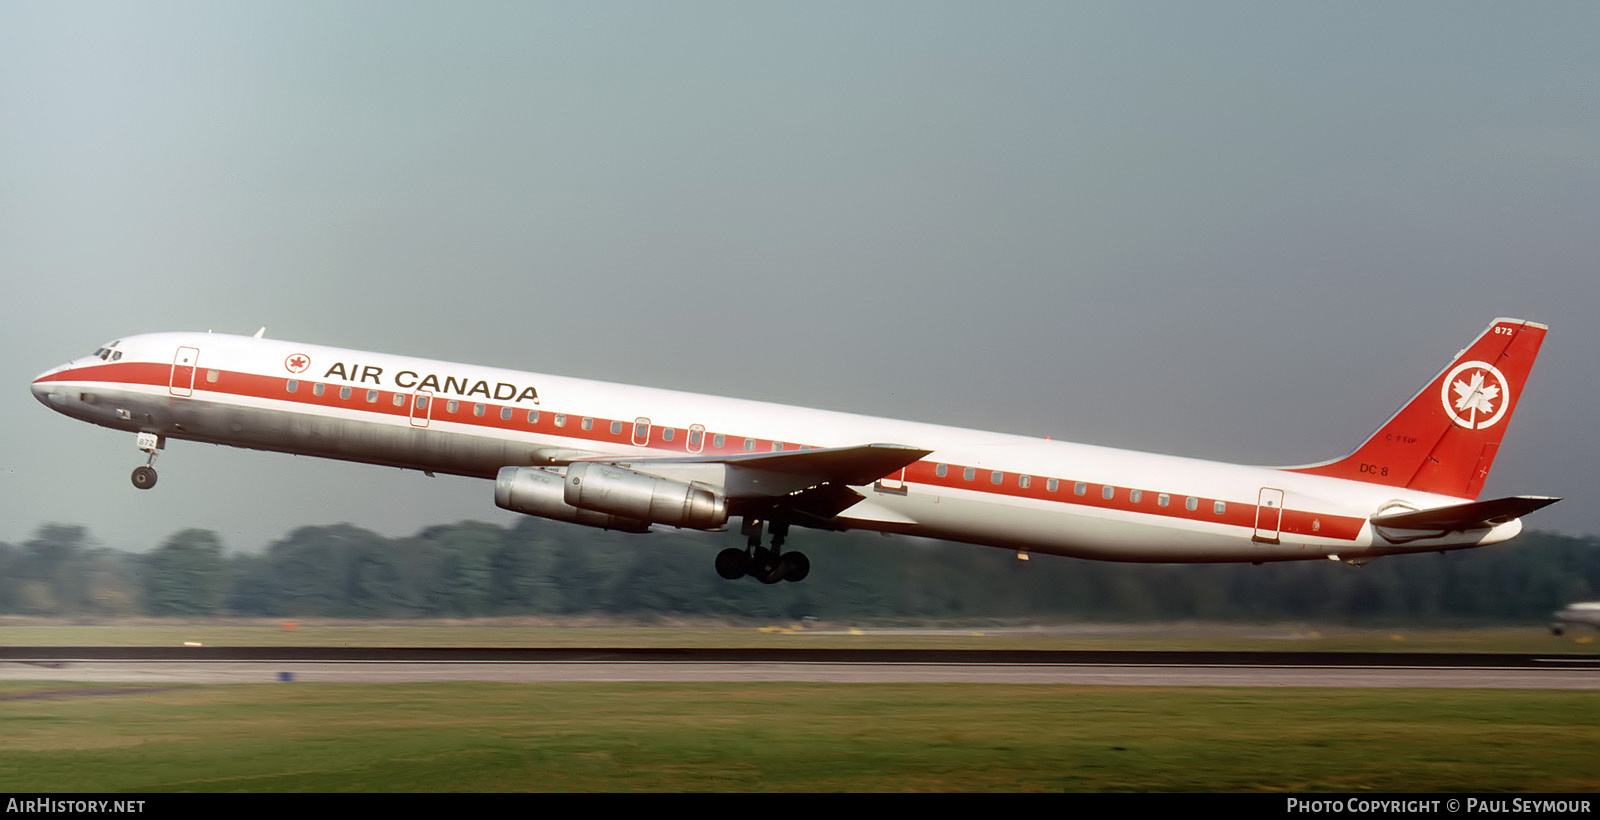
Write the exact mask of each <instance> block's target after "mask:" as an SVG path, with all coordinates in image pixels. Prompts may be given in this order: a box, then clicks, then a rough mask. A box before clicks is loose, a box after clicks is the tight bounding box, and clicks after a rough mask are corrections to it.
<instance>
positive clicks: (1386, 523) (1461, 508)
mask: <svg viewBox="0 0 1600 820" xmlns="http://www.w3.org/2000/svg"><path fill="white" fill-rule="evenodd" d="M1560 500H1561V499H1559V498H1550V497H1549V496H1542V495H1513V496H1509V497H1506V498H1492V499H1490V500H1488V501H1473V502H1471V503H1468V504H1454V505H1451V506H1449V507H1435V508H1433V509H1431V510H1417V511H1415V512H1403V513H1394V514H1391V515H1380V516H1376V517H1374V518H1373V519H1372V523H1373V524H1376V525H1377V526H1380V527H1390V528H1394V529H1402V530H1450V531H1456V530H1486V529H1488V528H1490V527H1496V526H1499V525H1501V524H1505V523H1507V522H1509V521H1515V520H1516V519H1518V518H1521V517H1523V516H1524V515H1527V514H1528V513H1531V512H1533V511H1535V510H1539V509H1543V508H1545V507H1548V506H1550V505H1551V504H1554V503H1556V502H1557V501H1560Z"/></svg>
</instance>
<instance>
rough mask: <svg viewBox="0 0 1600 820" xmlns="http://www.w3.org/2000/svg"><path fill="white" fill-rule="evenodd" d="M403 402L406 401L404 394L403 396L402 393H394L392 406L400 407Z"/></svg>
mask: <svg viewBox="0 0 1600 820" xmlns="http://www.w3.org/2000/svg"><path fill="white" fill-rule="evenodd" d="M405 403H406V397H405V396H403V395H401V394H399V393H396V394H394V406H395V407H400V406H402V405H404V404H405Z"/></svg>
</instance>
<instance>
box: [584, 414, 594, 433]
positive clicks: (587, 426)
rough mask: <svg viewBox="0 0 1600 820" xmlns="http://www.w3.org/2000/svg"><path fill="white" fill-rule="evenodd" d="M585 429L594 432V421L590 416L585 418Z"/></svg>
mask: <svg viewBox="0 0 1600 820" xmlns="http://www.w3.org/2000/svg"><path fill="white" fill-rule="evenodd" d="M583 429H585V430H593V429H594V419H593V418H591V417H589V416H584V417H583Z"/></svg>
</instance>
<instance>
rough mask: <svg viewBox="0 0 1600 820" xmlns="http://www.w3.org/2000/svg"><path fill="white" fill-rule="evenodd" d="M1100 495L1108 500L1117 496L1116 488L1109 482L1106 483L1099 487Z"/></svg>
mask: <svg viewBox="0 0 1600 820" xmlns="http://www.w3.org/2000/svg"><path fill="white" fill-rule="evenodd" d="M1100 497H1101V498H1104V499H1105V500H1107V501H1110V500H1111V499H1113V498H1116V497H1117V488H1116V487H1113V486H1111V485H1110V484H1107V485H1105V486H1104V487H1101V488H1100Z"/></svg>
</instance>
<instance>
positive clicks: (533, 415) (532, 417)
mask: <svg viewBox="0 0 1600 820" xmlns="http://www.w3.org/2000/svg"><path fill="white" fill-rule="evenodd" d="M528 423H529V424H538V423H539V411H538V410H529V411H528Z"/></svg>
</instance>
